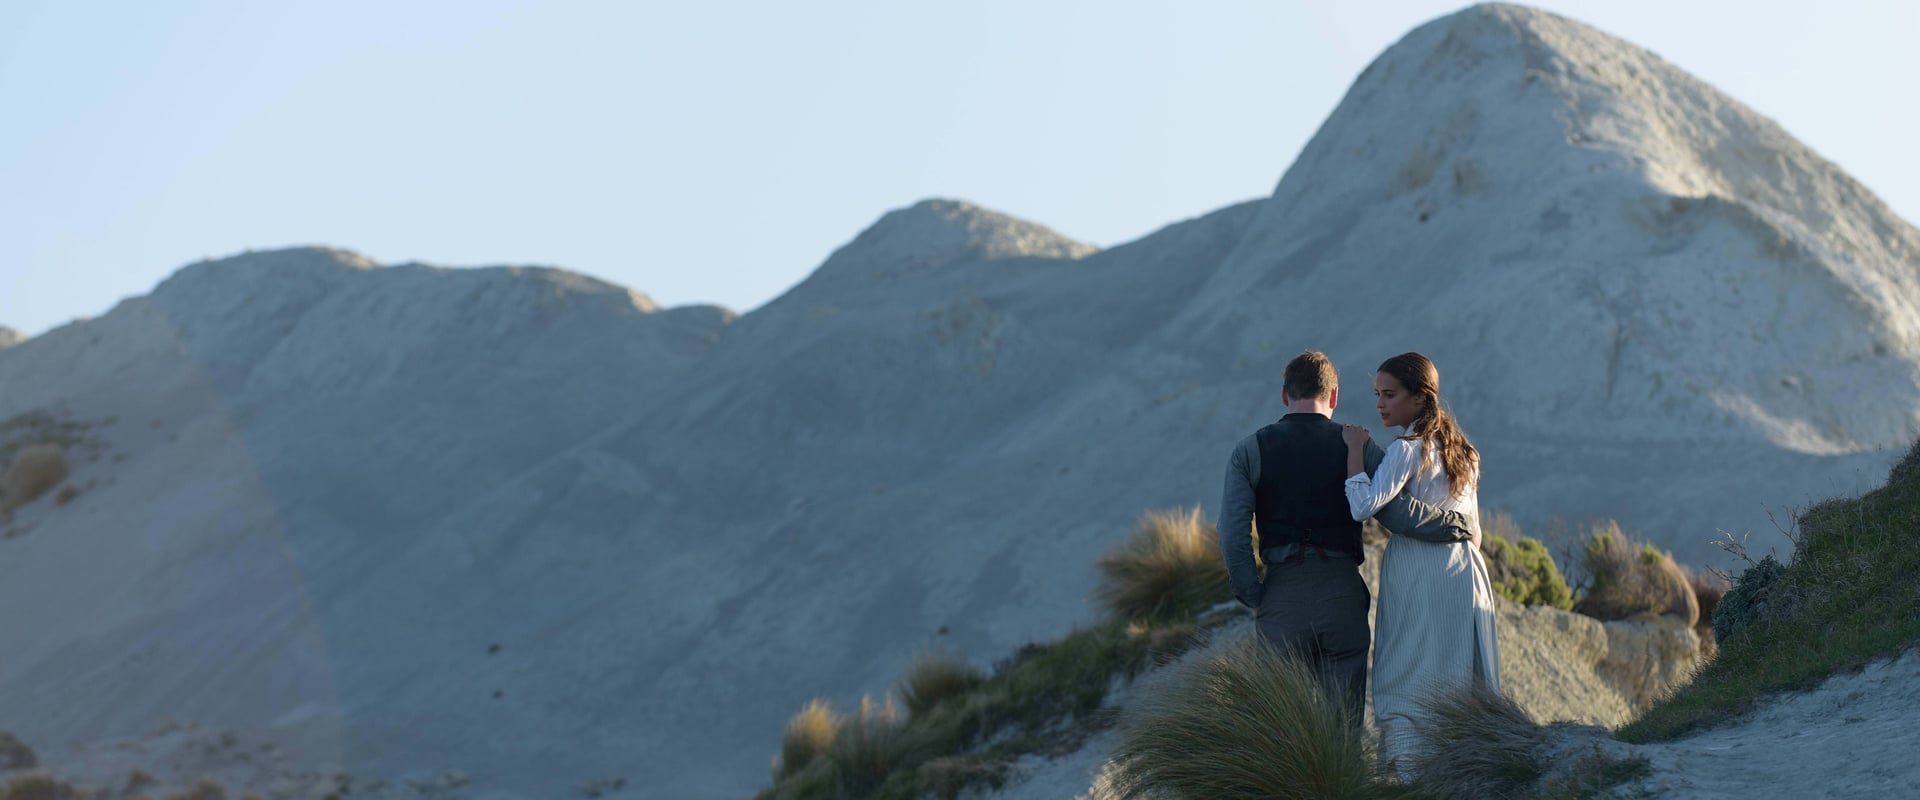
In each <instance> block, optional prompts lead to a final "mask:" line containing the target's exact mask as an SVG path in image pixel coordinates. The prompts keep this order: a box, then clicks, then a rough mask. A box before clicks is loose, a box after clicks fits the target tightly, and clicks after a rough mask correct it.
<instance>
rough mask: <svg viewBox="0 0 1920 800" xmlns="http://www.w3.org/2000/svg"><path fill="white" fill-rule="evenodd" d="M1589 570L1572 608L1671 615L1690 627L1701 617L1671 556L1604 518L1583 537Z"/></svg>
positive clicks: (1615, 615)
mask: <svg viewBox="0 0 1920 800" xmlns="http://www.w3.org/2000/svg"><path fill="white" fill-rule="evenodd" d="M1586 568H1587V574H1588V575H1589V576H1590V578H1591V580H1592V581H1593V585H1592V587H1591V588H1589V589H1588V590H1587V593H1586V596H1584V597H1582V598H1580V600H1579V602H1577V603H1575V604H1574V606H1573V610H1575V611H1578V612H1580V613H1582V614H1585V615H1587V616H1589V617H1593V618H1595V619H1602V620H1609V619H1631V618H1634V617H1637V616H1640V615H1643V614H1656V615H1669V616H1673V617H1676V618H1678V619H1680V620H1682V621H1684V622H1685V623H1686V624H1687V627H1690V628H1691V627H1693V626H1694V625H1696V624H1698V623H1699V621H1700V607H1699V605H1698V603H1699V601H1698V600H1697V599H1695V597H1694V594H1693V585H1692V584H1691V583H1689V582H1688V581H1687V576H1686V573H1685V572H1683V571H1682V570H1681V568H1680V565H1679V564H1677V563H1674V560H1673V557H1672V556H1670V555H1668V554H1666V553H1664V552H1661V551H1660V550H1659V549H1657V548H1655V547H1653V546H1652V545H1649V544H1645V543H1640V542H1635V541H1632V540H1630V539H1629V538H1628V537H1627V535H1626V534H1624V533H1622V532H1621V531H1620V526H1619V524H1618V523H1615V522H1612V521H1608V522H1607V523H1606V524H1605V525H1603V526H1601V527H1600V528H1599V529H1598V530H1596V531H1595V532H1594V534H1593V538H1592V539H1590V540H1589V541H1588V542H1587V551H1586Z"/></svg>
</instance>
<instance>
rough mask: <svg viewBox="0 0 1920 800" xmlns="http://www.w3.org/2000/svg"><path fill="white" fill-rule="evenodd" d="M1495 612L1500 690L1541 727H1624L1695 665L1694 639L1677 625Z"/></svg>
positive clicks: (1539, 611) (1522, 610)
mask: <svg viewBox="0 0 1920 800" xmlns="http://www.w3.org/2000/svg"><path fill="white" fill-rule="evenodd" d="M1499 604H1500V610H1499V616H1498V618H1497V619H1498V624H1499V628H1500V683H1501V689H1503V690H1505V691H1506V693H1507V694H1508V695H1509V696H1511V697H1513V698H1514V700H1516V701H1517V702H1519V703H1520V705H1521V707H1523V708H1526V709H1527V710H1528V711H1530V712H1532V713H1533V715H1534V716H1535V717H1536V718H1537V719H1539V720H1540V721H1542V722H1584V723H1589V724H1594V725H1605V726H1607V727H1615V726H1618V725H1621V724H1624V723H1626V722H1627V721H1628V720H1630V719H1632V718H1633V716H1634V715H1635V714H1637V713H1639V712H1640V711H1643V710H1645V709H1646V708H1647V707H1648V706H1650V705H1652V704H1653V702H1654V701H1655V700H1658V699H1660V697H1662V696H1663V695H1665V694H1666V693H1667V692H1670V691H1672V690H1673V689H1674V688H1675V687H1677V686H1679V685H1680V683H1682V682H1683V681H1685V680H1686V678H1687V675H1689V674H1690V673H1691V672H1692V670H1693V668H1694V667H1695V666H1696V665H1698V664H1699V663H1700V637H1699V636H1698V635H1696V634H1695V633H1694V631H1693V629H1692V628H1689V627H1687V626H1686V625H1684V624H1682V623H1680V622H1679V621H1676V620H1672V619H1667V618H1654V619H1649V620H1646V621H1626V620H1616V621H1612V622H1601V621H1600V620H1597V619H1594V618H1592V617H1588V616H1583V615H1580V614H1575V613H1572V612H1568V611H1561V610H1559V609H1556V608H1549V607H1546V606H1522V605H1518V604H1515V603H1510V602H1507V601H1505V600H1500V601H1499Z"/></svg>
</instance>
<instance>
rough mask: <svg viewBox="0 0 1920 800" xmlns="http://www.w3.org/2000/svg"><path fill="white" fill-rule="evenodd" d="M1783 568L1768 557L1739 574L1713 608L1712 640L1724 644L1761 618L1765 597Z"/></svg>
mask: <svg viewBox="0 0 1920 800" xmlns="http://www.w3.org/2000/svg"><path fill="white" fill-rule="evenodd" d="M1786 571H1787V568H1786V567H1785V566H1784V565H1782V564H1781V563H1780V562H1779V561H1778V560H1775V559H1774V557H1773V555H1772V554H1768V555H1766V556H1763V557H1761V559H1760V561H1759V562H1758V563H1755V564H1754V565H1753V566H1751V567H1748V568H1747V569H1746V571H1745V572H1742V573H1740V580H1739V581H1738V582H1736V583H1735V584H1734V585H1733V588H1732V589H1729V590H1727V593H1726V595H1725V596H1723V597H1721V598H1720V603H1719V605H1718V606H1716V607H1715V608H1714V609H1713V638H1714V640H1715V641H1718V642H1723V643H1724V642H1726V641H1727V640H1729V639H1732V638H1733V637H1734V635H1735V634H1738V633H1739V632H1740V631H1742V630H1744V629H1746V628H1747V626H1749V625H1751V624H1753V623H1754V622H1756V621H1759V620H1762V619H1764V618H1765V615H1766V613H1767V610H1768V602H1767V601H1768V599H1769V595H1770V594H1772V592H1773V589H1774V587H1775V586H1778V585H1779V583H1780V577H1781V576H1782V575H1784V574H1786Z"/></svg>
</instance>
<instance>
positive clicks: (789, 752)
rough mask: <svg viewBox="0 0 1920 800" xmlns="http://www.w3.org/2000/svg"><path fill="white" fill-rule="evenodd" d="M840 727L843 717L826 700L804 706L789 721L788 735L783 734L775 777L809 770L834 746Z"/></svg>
mask: <svg viewBox="0 0 1920 800" xmlns="http://www.w3.org/2000/svg"><path fill="white" fill-rule="evenodd" d="M839 730H840V717H839V715H837V714H834V713H833V708H832V707H831V706H829V705H827V701H826V700H825V699H823V698H815V699H813V700H811V701H809V702H808V703H807V704H806V705H804V706H801V707H800V710H799V711H798V712H795V713H794V715H793V717H792V718H790V719H788V720H787V732H786V735H784V736H781V737H780V757H779V758H778V759H777V760H775V761H774V764H773V779H774V780H775V781H779V780H783V779H785V778H787V777H788V776H791V775H794V774H796V773H798V772H800V771H801V770H803V769H806V768H807V765H809V764H812V763H813V762H814V760H815V759H817V758H819V757H820V756H821V755H823V754H825V753H826V752H827V749H828V748H830V747H832V746H833V737H834V734H836V733H838V732H839Z"/></svg>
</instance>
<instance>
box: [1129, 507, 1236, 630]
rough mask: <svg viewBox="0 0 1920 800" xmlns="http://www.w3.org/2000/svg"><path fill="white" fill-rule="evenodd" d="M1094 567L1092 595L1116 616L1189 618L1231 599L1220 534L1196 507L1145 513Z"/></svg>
mask: <svg viewBox="0 0 1920 800" xmlns="http://www.w3.org/2000/svg"><path fill="white" fill-rule="evenodd" d="M1095 566H1096V568H1097V569H1098V571H1099V574H1100V583H1099V586H1098V588H1096V589H1095V590H1094V596H1095V598H1096V599H1097V600H1098V601H1099V602H1100V604H1101V605H1103V606H1105V607H1106V608H1107V610H1108V611H1109V612H1110V613H1111V614H1112V615H1113V617H1114V618H1115V619H1118V620H1134V619H1153V620H1169V619H1172V620H1180V619H1190V618H1192V617H1193V615H1194V614H1195V613H1197V612H1199V611H1200V610H1202V609H1205V608H1208V607H1210V606H1213V605H1216V604H1219V603H1223V602H1226V601H1228V600H1231V599H1233V591H1232V589H1231V588H1230V587H1229V585H1228V582H1227V567H1226V564H1224V563H1222V562H1221V560H1220V545H1219V534H1218V532H1217V530H1216V529H1215V528H1214V526H1213V523H1211V522H1208V521H1207V520H1206V519H1205V518H1204V517H1202V516H1201V514H1200V507H1199V506H1195V507H1193V508H1191V509H1188V510H1187V511H1184V512H1182V511H1152V512H1148V513H1147V515H1146V516H1145V517H1142V518H1141V520H1140V524H1139V527H1137V528H1135V529H1134V533H1133V536H1132V537H1131V538H1129V539H1127V541H1126V543H1125V544H1122V545H1121V546H1120V548H1119V549H1117V550H1115V551H1114V552H1113V553H1111V554H1109V555H1107V556H1106V557H1105V558H1102V559H1100V561H1099V562H1098V563H1097V564H1096V565H1095Z"/></svg>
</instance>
